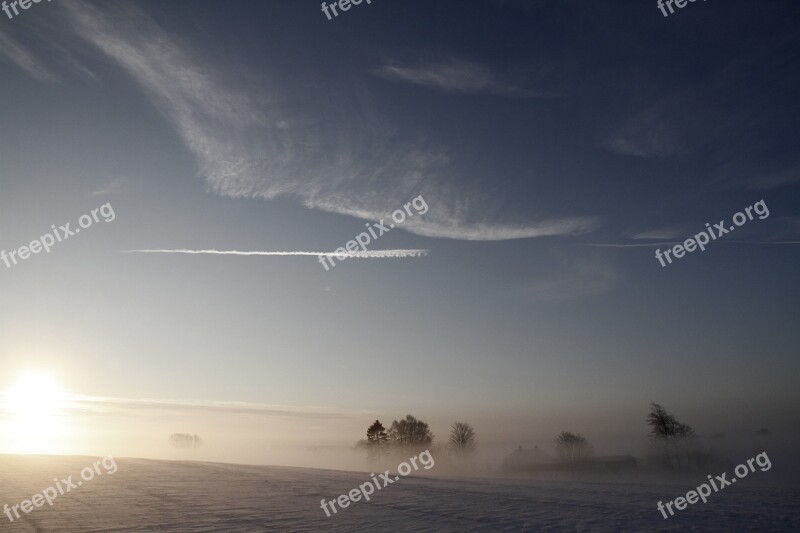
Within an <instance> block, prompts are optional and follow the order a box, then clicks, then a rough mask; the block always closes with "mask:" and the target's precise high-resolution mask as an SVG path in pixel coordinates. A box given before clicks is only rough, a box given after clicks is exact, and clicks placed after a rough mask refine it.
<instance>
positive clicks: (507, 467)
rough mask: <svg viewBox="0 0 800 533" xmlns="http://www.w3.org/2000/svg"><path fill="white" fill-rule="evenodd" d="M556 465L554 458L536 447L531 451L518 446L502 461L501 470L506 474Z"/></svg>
mask: <svg viewBox="0 0 800 533" xmlns="http://www.w3.org/2000/svg"><path fill="white" fill-rule="evenodd" d="M556 464H557V461H556V460H555V458H554V457H552V456H551V455H548V454H546V453H545V452H543V451H542V450H540V449H539V447H538V446H534V447H533V449H530V448H529V449H523V448H522V446H520V447H519V448H517V449H516V450H514V451H513V452H511V453H510V454H509V455H508V457H506V458H505V459H504V460H503V464H502V465H501V468H502V469H503V471H506V472H526V471H531V470H539V469H540V468H542V467H547V466H550V465H556ZM545 469H546V468H545Z"/></svg>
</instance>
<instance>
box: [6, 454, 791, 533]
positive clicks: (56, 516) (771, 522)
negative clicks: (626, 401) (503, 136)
mask: <svg viewBox="0 0 800 533" xmlns="http://www.w3.org/2000/svg"><path fill="white" fill-rule="evenodd" d="M96 460H97V458H86V457H17V456H0V504H8V505H10V506H11V505H15V504H18V503H20V502H21V501H22V500H25V499H30V498H31V496H32V495H34V494H36V493H41V492H42V491H43V490H44V489H46V488H47V487H49V486H51V485H54V481H53V480H54V478H58V479H59V480H60V479H62V478H66V477H67V476H70V475H72V476H73V481H76V480H78V479H79V475H78V474H79V472H80V471H81V469H83V468H84V467H86V466H90V465H91V464H92V463H93V462H94V461H96ZM117 464H118V467H119V469H118V470H117V472H116V473H114V474H113V475H102V476H99V477H97V478H95V479H93V480H91V481H88V482H83V483H82V485H81V486H80V487H77V488H76V489H73V490H72V491H71V492H70V493H68V494H65V495H63V496H59V497H58V498H57V499H56V500H55V501H54V503H53V506H52V507H48V506H47V504H46V503H45V504H44V506H43V507H42V508H38V509H34V510H33V511H32V512H31V513H30V514H28V515H25V516H24V518H22V519H21V520H17V521H15V522H14V523H11V522H9V520H8V518H7V517H6V516H5V515H2V516H0V531H9V532H25V531H80V532H100V531H208V532H211V531H380V530H391V531H685V530H694V531H800V491H799V490H797V489H764V488H759V487H748V486H747V484H746V483H745V482H742V483H740V484H739V485H737V486H735V487H729V488H727V489H725V490H724V491H722V492H719V493H717V494H713V495H712V496H711V497H710V499H709V501H708V503H706V504H702V503H698V504H695V505H693V506H690V507H689V508H688V509H687V510H685V511H682V512H680V514H679V515H676V516H674V517H671V518H670V519H669V520H664V519H663V518H662V516H661V515H660V513H659V512H658V511H657V510H656V502H657V501H659V500H665V501H666V500H671V499H674V498H675V497H677V496H680V495H681V494H682V493H685V492H686V491H687V490H690V489H691V488H693V487H691V486H689V485H674V484H673V485H648V484H636V483H578V482H564V481H559V482H551V481H535V480H528V479H511V480H498V479H470V480H464V479H453V478H438V477H413V475H412V476H409V477H406V478H402V479H400V481H398V482H396V483H394V484H392V485H390V486H388V487H386V488H384V489H382V490H380V491H377V492H376V493H375V494H374V495H373V499H372V501H371V502H369V503H365V502H363V501H362V502H357V503H352V504H350V506H349V507H348V508H346V509H342V510H340V511H339V512H338V513H337V514H336V515H333V516H332V517H330V518H327V517H326V516H325V513H324V512H323V511H322V509H320V500H321V499H322V498H325V499H326V500H331V499H333V498H334V497H336V496H338V495H340V494H343V493H346V492H348V491H349V490H350V489H352V488H354V487H356V486H357V485H359V484H361V483H364V482H366V481H368V480H369V475H368V474H364V473H358V472H337V471H331V470H314V469H303V468H287V467H267V466H243V465H226V464H216V463H184V462H163V461H153V460H144V459H117ZM101 470H103V471H105V470H104V469H103V468H102V467H101ZM701 481H702V480H698V483H699V482H701Z"/></svg>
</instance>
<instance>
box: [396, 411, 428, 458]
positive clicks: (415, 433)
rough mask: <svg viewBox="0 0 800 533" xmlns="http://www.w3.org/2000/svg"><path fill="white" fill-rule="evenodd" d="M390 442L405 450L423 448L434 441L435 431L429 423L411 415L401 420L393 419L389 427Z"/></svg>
mask: <svg viewBox="0 0 800 533" xmlns="http://www.w3.org/2000/svg"><path fill="white" fill-rule="evenodd" d="M389 442H390V443H391V444H392V445H393V446H397V447H398V448H400V449H403V450H405V451H407V450H417V449H419V450H422V449H423V448H425V447H426V446H429V445H430V444H431V443H432V442H433V433H431V430H430V429H429V427H428V424H426V423H425V422H423V421H422V420H417V419H416V418H414V417H413V416H411V415H406V417H405V418H404V419H402V420H400V421H397V420H395V421H393V422H392V427H391V428H389Z"/></svg>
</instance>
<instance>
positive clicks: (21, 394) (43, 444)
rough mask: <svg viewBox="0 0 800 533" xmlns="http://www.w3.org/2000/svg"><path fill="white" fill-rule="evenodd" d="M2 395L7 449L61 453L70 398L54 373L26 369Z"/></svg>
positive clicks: (23, 451) (8, 450)
mask: <svg viewBox="0 0 800 533" xmlns="http://www.w3.org/2000/svg"><path fill="white" fill-rule="evenodd" d="M2 396H3V404H2V407H3V411H4V415H5V428H4V431H3V432H4V433H5V437H6V439H4V440H6V442H5V443H4V444H5V446H4V448H6V451H7V452H10V453H59V451H60V449H61V445H62V442H63V437H64V430H65V426H66V424H65V416H66V406H67V401H66V395H65V394H64V392H63V390H62V389H61V387H60V386H59V384H58V381H57V380H56V378H55V376H54V375H53V374H51V373H47V372H42V371H29V372H25V373H23V374H22V375H20V376H19V378H17V380H16V382H15V383H14V384H13V385H11V386H10V387H9V388H8V389H7V390H6V391H5V393H4V394H3V395H2Z"/></svg>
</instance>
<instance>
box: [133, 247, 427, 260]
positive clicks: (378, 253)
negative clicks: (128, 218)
mask: <svg viewBox="0 0 800 533" xmlns="http://www.w3.org/2000/svg"><path fill="white" fill-rule="evenodd" d="M428 251H429V250H425V249H412V250H402V249H401V250H366V251H360V250H359V251H356V252H346V253H345V254H344V257H345V258H356V259H382V258H394V259H402V258H406V257H423V256H426V255H428ZM122 253H126V254H189V255H239V256H278V257H291V256H312V257H320V256H323V257H334V258H340V257H342V254H341V253H339V254H337V253H335V252H261V251H240V250H186V249H177V250H164V249H161V250H123V251H122Z"/></svg>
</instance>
